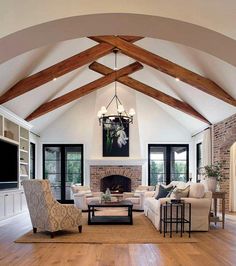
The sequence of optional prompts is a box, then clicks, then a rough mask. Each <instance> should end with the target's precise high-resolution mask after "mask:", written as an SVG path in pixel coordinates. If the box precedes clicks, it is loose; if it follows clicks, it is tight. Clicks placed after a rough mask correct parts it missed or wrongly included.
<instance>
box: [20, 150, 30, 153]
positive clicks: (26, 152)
mask: <svg viewBox="0 0 236 266" xmlns="http://www.w3.org/2000/svg"><path fill="white" fill-rule="evenodd" d="M20 152H25V153H29V151H26V150H22V149H20Z"/></svg>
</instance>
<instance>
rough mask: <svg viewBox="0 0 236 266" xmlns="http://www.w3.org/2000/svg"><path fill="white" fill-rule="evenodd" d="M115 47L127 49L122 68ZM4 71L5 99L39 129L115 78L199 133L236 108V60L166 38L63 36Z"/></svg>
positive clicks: (0, 99) (1, 92) (1, 97)
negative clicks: (230, 61)
mask: <svg viewBox="0 0 236 266" xmlns="http://www.w3.org/2000/svg"><path fill="white" fill-rule="evenodd" d="M114 48H118V49H119V51H120V53H119V54H118V69H117V70H114V69H113V68H114V55H113V50H114ZM0 73H1V76H2V77H1V87H0V104H2V105H3V106H5V107H7V108H9V109H10V110H12V111H14V112H15V113H16V114H18V115H19V116H20V117H22V118H26V120H28V121H31V122H32V124H34V125H35V126H36V130H37V131H38V132H40V131H41V130H43V127H44V126H45V125H46V124H47V123H50V122H51V121H53V120H54V119H55V118H56V117H58V116H59V115H60V114H61V113H62V112H64V111H65V110H66V109H68V108H70V107H71V105H73V104H75V103H78V101H80V100H83V96H85V95H87V94H90V93H91V92H94V91H96V90H98V89H102V88H103V87H105V86H107V85H109V84H111V83H112V82H114V81H115V80H117V81H118V82H119V83H120V84H123V85H125V87H126V88H127V90H128V89H133V90H135V91H137V92H139V93H142V94H144V95H148V96H149V97H150V99H152V100H154V101H155V103H156V104H158V105H159V106H161V108H162V109H164V110H165V111H166V112H168V113H169V114H171V115H172V116H173V117H174V118H175V119H176V120H179V122H181V123H182V124H183V125H185V126H186V128H188V129H189V130H190V131H191V132H192V133H193V132H194V131H196V130H197V129H201V128H203V127H206V126H207V125H209V124H211V123H215V122H218V121H221V120H222V119H225V118H227V117H228V116H230V115H232V114H234V113H235V106H236V100H235V99H236V90H235V85H234V84H235V76H236V75H235V74H236V68H235V67H233V66H231V65H229V64H227V63H225V62H223V61H221V60H219V59H217V58H215V57H213V56H211V55H208V54H206V53H203V52H200V51H197V50H194V49H192V48H188V47H186V46H183V45H180V44H176V43H173V42H168V41H163V40H158V39H152V38H143V37H139V36H138V37H137V36H96V37H89V38H79V39H74V40H70V41H64V42H59V43H57V44H55V45H51V46H46V47H42V48H38V49H35V50H32V51H30V52H27V53H25V54H22V55H20V56H17V57H15V58H13V59H11V60H9V61H7V62H5V63H3V64H1V65H0ZM176 110H178V111H176ZM179 111H181V113H180V112H179ZM45 119H46V120H47V123H46V124H45V123H44V122H45ZM43 125H44V126H43ZM191 125H193V126H191Z"/></svg>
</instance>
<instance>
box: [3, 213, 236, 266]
mask: <svg viewBox="0 0 236 266" xmlns="http://www.w3.org/2000/svg"><path fill="white" fill-rule="evenodd" d="M29 230H31V224H30V219H29V216H28V214H27V213H25V214H21V215H18V216H17V217H14V218H12V219H9V220H8V221H7V222H1V223H0V265H1V266H5V265H17V266H20V265H24V266H25V265H26V266H27V265H30V266H31V265H40V266H41V265H43V266H45V265H63V266H65V265H81V266H87V265H91V266H94V265H98V266H111V265H119V266H125V265H139V266H144V265H145V266H149V265H174V266H177V265H188V266H190V265H201V266H204V265H207V266H208V265H214V266H215V265H236V217H235V218H234V217H233V216H228V217H227V221H226V226H225V229H224V230H223V229H221V227H220V225H219V226H218V227H214V226H211V230H210V231H209V232H208V233H203V232H198V233H193V235H194V237H195V238H197V239H198V240H199V242H198V243H175V244H169V243H168V244H128V245H127V244H122V245H111V244H59V243H54V244H52V243H42V244H41V243H37V244H16V243H14V240H15V239H17V238H18V237H19V236H21V235H23V234H24V233H26V232H28V231H29Z"/></svg>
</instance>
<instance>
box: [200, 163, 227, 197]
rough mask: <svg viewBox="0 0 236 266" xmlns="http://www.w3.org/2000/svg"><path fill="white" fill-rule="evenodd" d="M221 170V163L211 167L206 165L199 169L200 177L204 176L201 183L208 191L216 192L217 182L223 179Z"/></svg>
mask: <svg viewBox="0 0 236 266" xmlns="http://www.w3.org/2000/svg"><path fill="white" fill-rule="evenodd" d="M222 168H223V165H222V163H219V162H217V163H215V164H212V165H206V166H204V167H202V168H201V169H200V173H201V175H203V176H204V178H203V183H205V184H206V185H207V189H208V191H211V192H215V191H216V187H217V182H219V181H220V180H221V178H222V177H223V175H222Z"/></svg>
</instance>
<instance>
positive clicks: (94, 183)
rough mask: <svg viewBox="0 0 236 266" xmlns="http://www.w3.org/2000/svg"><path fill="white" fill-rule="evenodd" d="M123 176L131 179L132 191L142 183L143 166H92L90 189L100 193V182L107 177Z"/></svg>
mask: <svg viewBox="0 0 236 266" xmlns="http://www.w3.org/2000/svg"><path fill="white" fill-rule="evenodd" d="M110 175H121V176H126V177H128V178H130V179H131V190H134V189H135V188H136V187H137V186H139V185H141V183H142V166H140V165H124V166H123V165H91V166H90V187H91V190H92V191H100V181H101V179H102V178H103V177H105V176H110Z"/></svg>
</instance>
